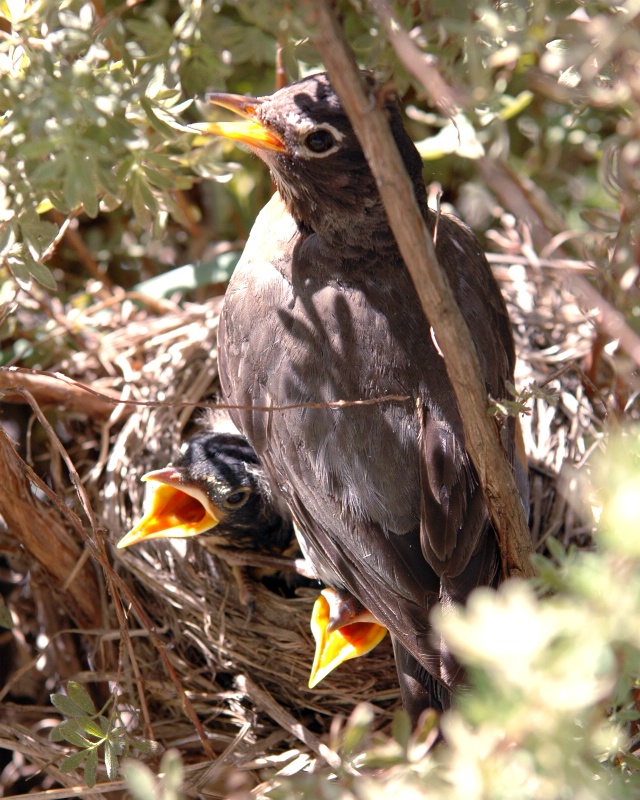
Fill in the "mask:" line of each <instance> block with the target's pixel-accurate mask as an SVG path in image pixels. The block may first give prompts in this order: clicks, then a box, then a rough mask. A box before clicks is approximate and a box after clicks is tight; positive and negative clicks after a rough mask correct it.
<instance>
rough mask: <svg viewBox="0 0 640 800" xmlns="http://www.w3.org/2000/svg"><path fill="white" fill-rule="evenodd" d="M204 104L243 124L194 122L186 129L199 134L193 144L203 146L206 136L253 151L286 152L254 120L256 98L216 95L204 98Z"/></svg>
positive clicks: (276, 137)
mask: <svg viewBox="0 0 640 800" xmlns="http://www.w3.org/2000/svg"><path fill="white" fill-rule="evenodd" d="M207 100H208V101H209V102H210V103H213V104H214V105H217V106H221V107H222V108H226V109H228V110H229V111H233V112H234V114H238V115H239V116H241V117H245V120H244V121H243V122H196V123H195V124H193V125H191V126H190V127H191V128H194V129H196V130H198V131H201V132H202V134H203V135H202V136H199V137H197V139H196V141H195V144H202V143H204V142H206V137H207V136H223V137H224V138H225V139H232V140H234V141H236V142H241V143H242V144H246V145H248V146H249V147H252V148H255V149H256V150H274V151H275V152H277V153H284V152H285V149H286V148H285V145H284V142H283V141H282V139H281V138H280V136H279V135H278V134H277V133H276V132H275V131H274V130H272V129H271V128H269V127H267V126H266V125H265V124H263V123H262V122H260V121H259V120H258V118H257V116H256V111H257V109H258V108H259V107H260V104H261V102H262V101H261V100H260V99H259V98H255V97H245V96H244V95H240V94H225V93H222V92H218V93H213V94H208V95H207Z"/></svg>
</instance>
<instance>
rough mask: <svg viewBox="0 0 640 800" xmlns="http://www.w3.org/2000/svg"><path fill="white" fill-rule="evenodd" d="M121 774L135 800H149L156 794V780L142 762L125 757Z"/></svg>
mask: <svg viewBox="0 0 640 800" xmlns="http://www.w3.org/2000/svg"><path fill="white" fill-rule="evenodd" d="M122 774H123V775H124V777H125V780H126V782H127V786H128V787H129V790H130V792H131V794H132V795H133V797H134V798H135V800H150V798H153V797H157V796H158V794H157V789H158V782H157V780H156V778H155V776H154V774H153V773H152V772H151V770H150V769H149V768H148V767H145V765H144V764H141V763H140V762H139V761H134V760H133V759H131V758H127V759H126V760H125V761H124V762H123V764H122Z"/></svg>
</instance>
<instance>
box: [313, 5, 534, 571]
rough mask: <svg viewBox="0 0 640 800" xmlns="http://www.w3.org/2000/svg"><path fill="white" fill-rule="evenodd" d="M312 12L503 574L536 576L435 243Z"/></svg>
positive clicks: (333, 30)
mask: <svg viewBox="0 0 640 800" xmlns="http://www.w3.org/2000/svg"><path fill="white" fill-rule="evenodd" d="M306 7H307V10H308V17H309V21H310V22H311V24H312V25H313V28H314V30H315V35H314V37H313V39H314V43H315V46H316V47H317V49H318V51H319V52H320V55H321V56H322V58H323V60H324V63H325V66H326V67H327V70H328V72H329V75H330V77H331V81H332V84H333V86H334V88H335V89H336V91H337V92H338V95H339V96H340V98H341V100H342V103H343V105H344V108H345V110H346V112H347V114H348V116H349V119H350V121H351V124H352V126H353V128H354V130H355V133H356V135H357V136H358V139H359V140H360V144H361V145H362V149H363V151H364V153H365V156H366V158H367V161H368V162H369V166H370V167H371V171H372V172H373V174H374V176H375V178H376V182H377V185H378V187H379V191H380V196H381V198H382V201H383V203H384V207H385V210H386V212H387V216H388V218H389V222H390V225H391V228H392V230H393V233H394V235H395V237H396V241H397V242H398V247H399V248H400V252H401V253H402V256H403V259H404V262H405V264H406V266H407V269H408V270H409V272H410V274H411V277H412V279H413V282H414V284H415V287H416V292H417V294H418V297H419V298H420V302H421V304H422V307H423V310H424V312H425V315H426V316H427V318H428V319H429V321H430V323H431V325H432V326H433V328H434V331H435V335H436V338H437V340H438V343H439V344H440V347H441V348H442V350H443V352H444V355H445V364H446V368H447V373H448V375H449V379H450V380H451V384H452V386H453V389H454V391H455V395H456V399H457V401H458V406H459V409H460V414H461V417H462V421H463V424H464V430H465V436H466V443H467V448H468V450H469V453H470V455H471V458H472V460H473V463H474V465H475V467H476V470H477V472H478V477H479V480H480V485H481V486H482V490H483V493H484V496H485V498H486V501H487V506H488V508H489V511H490V514H491V518H492V520H493V523H494V525H495V528H496V531H497V534H498V540H499V543H500V552H501V557H502V564H503V571H504V573H505V574H506V575H511V576H515V575H519V576H524V577H529V576H532V575H533V567H532V565H531V558H530V556H531V553H532V546H531V537H530V533H529V529H528V527H527V524H526V521H525V517H524V512H523V509H522V504H521V502H520V496H519V494H518V490H517V489H516V485H515V482H514V479H513V475H512V473H511V469H510V467H509V464H508V463H507V460H506V458H505V455H504V452H503V449H502V445H501V443H500V438H499V433H498V429H497V427H496V425H495V422H494V421H493V420H492V419H491V418H490V417H489V415H488V414H487V413H486V410H487V394H486V390H485V387H484V381H483V379H482V375H481V371H480V366H479V363H478V358H477V355H476V349H475V345H474V343H473V340H472V339H471V336H470V334H469V331H468V329H467V326H466V324H465V322H464V318H463V317H462V314H461V312H460V309H459V308H458V306H457V305H456V302H455V299H454V296H453V293H452V291H451V288H450V286H449V284H448V281H447V280H446V276H445V275H444V274H443V272H442V270H441V269H440V268H439V266H438V263H437V259H436V256H435V251H434V247H433V242H432V241H431V237H430V236H429V234H428V231H427V228H426V225H425V222H424V219H423V217H422V214H421V212H420V209H419V208H418V206H417V203H416V200H415V197H414V193H413V187H412V186H411V183H410V181H409V178H408V176H407V174H406V170H405V168H404V164H403V162H402V159H401V157H400V154H399V153H398V149H397V147H396V145H395V142H394V140H393V137H392V135H391V132H390V131H389V127H388V124H387V121H386V119H385V116H384V114H383V113H382V111H381V110H380V109H379V108H377V107H376V105H375V104H372V103H371V101H370V98H369V97H367V95H366V93H365V91H364V89H363V86H362V82H361V76H360V74H359V71H358V68H357V65H356V63H355V59H354V57H353V54H352V53H351V51H350V49H349V47H348V45H347V43H346V41H345V37H344V33H343V31H342V29H341V28H340V27H339V25H338V24H337V22H336V19H335V16H334V14H333V11H332V9H331V7H330V5H329V2H328V0H318V2H314V1H313V0H306Z"/></svg>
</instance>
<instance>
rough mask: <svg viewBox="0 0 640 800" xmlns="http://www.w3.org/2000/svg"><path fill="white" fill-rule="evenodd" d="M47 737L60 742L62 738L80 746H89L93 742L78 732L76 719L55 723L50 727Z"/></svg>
mask: <svg viewBox="0 0 640 800" xmlns="http://www.w3.org/2000/svg"><path fill="white" fill-rule="evenodd" d="M49 739H50V740H51V741H52V742H60V741H63V740H64V741H65V742H69V744H72V745H74V746H75V747H82V748H84V747H90V746H91V745H92V744H93V742H91V741H90V740H89V739H87V738H86V737H84V736H83V735H82V734H81V733H80V727H79V725H78V721H77V719H66V720H65V721H64V722H61V723H60V724H59V725H56V726H55V728H52V729H51V732H50V733H49Z"/></svg>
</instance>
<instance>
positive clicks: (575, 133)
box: [0, 0, 640, 800]
mask: <svg viewBox="0 0 640 800" xmlns="http://www.w3.org/2000/svg"><path fill="white" fill-rule="evenodd" d="M372 6H373V4H370V3H368V2H365V1H364V0H339V2H338V3H337V8H338V11H339V14H340V17H341V20H342V23H343V25H344V28H345V31H346V33H347V37H348V39H349V42H350V44H351V46H352V48H353V50H354V52H355V54H356V57H357V59H358V61H359V63H360V65H361V66H362V67H366V68H371V69H374V70H376V72H377V73H378V74H379V76H380V77H381V79H382V80H389V81H391V82H392V83H393V85H394V87H395V89H396V91H397V93H398V95H399V97H400V99H401V101H402V103H403V105H404V106H405V108H406V110H407V125H408V127H409V129H410V132H411V134H412V136H413V138H414V140H415V141H416V142H417V143H418V146H419V148H420V151H421V153H422V155H423V157H424V159H425V178H426V180H427V182H436V183H439V184H441V185H442V187H444V194H443V202H444V203H445V205H448V206H451V207H453V208H454V209H455V210H456V211H457V213H459V214H460V215H461V216H462V217H463V218H464V219H465V220H466V221H467V222H468V223H469V224H470V225H471V226H472V227H474V229H476V231H477V233H478V234H479V235H480V236H481V238H483V239H484V244H486V245H487V246H488V247H489V249H491V248H492V247H495V246H496V245H499V247H498V249H501V250H502V251H503V252H507V253H508V252H509V240H508V239H505V238H504V235H503V231H502V228H501V226H502V225H503V224H504V221H505V219H507V220H508V219H511V220H512V222H513V225H514V226H518V225H521V226H522V227H521V229H520V231H521V234H522V237H523V239H524V245H525V246H526V247H528V251H527V252H529V253H531V254H533V255H532V258H533V260H534V262H535V258H536V257H537V256H536V254H537V255H540V256H543V257H544V256H546V257H550V256H556V257H558V258H566V259H572V260H576V261H579V262H582V263H584V264H587V265H590V268H589V271H588V279H589V284H590V286H591V288H592V289H593V290H594V291H595V292H597V296H598V297H599V298H600V299H601V300H602V302H603V306H602V307H603V308H604V307H608V308H609V312H608V313H609V316H610V317H611V314H612V313H613V312H616V314H617V316H614V317H613V318H611V319H609V323H610V325H609V327H607V326H606V325H605V326H604V327H603V328H600V329H598V330H597V331H596V333H595V334H594V342H593V345H592V346H593V353H594V354H595V353H596V352H597V351H598V348H599V349H600V350H602V349H606V350H607V353H608V354H609V355H611V356H613V355H615V357H616V366H615V369H616V379H615V380H616V392H615V393H614V394H615V397H614V398H613V400H612V403H613V405H612V407H611V408H610V410H611V411H614V412H616V413H615V414H612V417H611V418H612V419H613V420H614V422H615V418H616V417H617V418H619V419H621V420H623V421H624V419H625V414H627V415H628V416H633V415H634V414H633V413H632V412H633V408H635V402H636V399H637V397H638V389H639V386H638V381H637V362H638V358H639V355H638V349H637V344H636V345H635V346H636V350H635V354H634V351H633V346H634V343H636V341H637V340H636V339H635V338H634V336H635V334H636V333H637V332H638V331H639V328H640V297H639V294H638V275H639V271H640V241H639V238H638V226H639V219H640V214H639V204H640V24H639V20H640V3H639V2H638V0H626V2H624V1H621V2H617V3H609V2H606V1H605V2H595V1H594V2H592V1H591V0H583V1H582V2H570V1H569V0H567V1H566V2H565V0H535V2H533V0H532V1H531V2H526V1H525V0H505V1H504V2H499V1H497V2H480V3H465V2H459V1H458V0H448V1H447V2H445V0H432V2H424V1H423V0H415V2H399V3H396V4H395V5H394V6H393V11H394V13H395V15H396V18H397V20H398V22H399V23H400V24H401V25H402V26H403V27H404V28H405V29H406V30H407V31H408V32H409V33H410V38H411V42H412V44H413V46H414V47H415V48H417V50H418V51H419V52H420V53H422V54H424V55H425V56H426V57H428V58H430V59H431V60H432V63H433V64H435V65H436V66H437V69H438V71H439V73H440V75H441V76H442V77H443V78H444V80H445V82H446V83H447V84H448V85H449V86H450V87H454V88H455V91H456V97H457V99H458V109H457V112H456V115H455V118H454V120H453V121H452V120H451V119H448V118H447V117H445V116H443V114H442V113H441V111H439V110H438V108H437V106H433V105H430V104H429V102H428V92H427V91H426V90H425V87H424V86H423V85H422V84H421V83H420V81H418V80H417V79H416V78H415V76H414V75H413V74H412V73H410V72H409V71H408V70H407V68H406V65H405V60H404V59H403V58H402V55H403V53H402V52H398V51H397V50H396V49H394V47H392V46H391V44H390V43H389V41H388V38H387V36H386V34H385V31H384V26H383V25H382V24H381V22H380V19H379V17H378V16H377V15H376V13H374V11H373V8H372ZM305 9H307V5H306V4H304V3H301V4H296V3H289V4H287V3H274V2H272V0H235V2H232V1H231V0H227V1H226V2H225V0H181V2H168V0H146V1H145V2H137V1H136V0H129V2H126V3H125V2H121V0H93V2H80V1H76V0H62V2H59V1H58V0H55V1H54V0H0V281H1V283H0V311H1V314H0V325H1V326H0V348H1V349H0V364H1V365H11V364H20V365H21V366H31V367H38V368H41V369H46V368H47V367H49V366H50V365H51V364H53V363H58V362H59V361H60V360H61V351H72V350H73V349H74V348H77V347H82V346H83V340H82V338H75V337H74V336H73V325H72V315H71V314H69V313H68V311H69V309H73V308H74V307H84V306H86V305H88V304H91V303H93V302H95V301H96V297H98V296H100V295H99V290H100V291H102V290H104V291H105V292H106V293H107V294H109V293H111V294H116V295H118V293H120V296H124V294H123V292H131V295H130V296H131V297H134V298H135V296H136V295H135V293H136V292H138V293H145V294H146V295H147V296H151V297H156V298H162V297H167V296H170V297H174V298H178V297H179V298H183V297H186V298H190V297H196V298H198V299H203V298H205V297H207V296H209V295H210V294H215V293H220V291H221V290H222V288H223V287H224V283H225V282H226V280H227V279H228V276H229V274H230V271H231V270H232V268H233V266H234V264H235V261H236V260H237V256H238V254H239V252H241V249H242V244H243V241H244V239H245V238H246V236H247V234H248V231H249V229H250V227H251V224H252V222H253V220H254V218H255V216H256V214H257V212H258V211H259V209H260V208H261V207H262V206H263V205H264V203H265V202H266V200H267V198H268V196H269V194H270V192H271V185H270V181H269V177H268V175H267V174H266V171H265V169H264V167H263V165H262V164H261V163H260V162H258V160H257V159H255V158H254V157H252V156H250V155H249V154H247V153H244V152H241V151H239V150H238V149H236V148H233V147H232V146H231V145H229V144H227V143H225V142H223V141H218V140H215V141H212V142H211V143H210V144H208V145H207V146H204V147H202V146H197V147H194V135H193V133H192V132H190V131H189V127H188V126H189V124H190V123H191V122H194V121H199V120H202V119H203V118H207V117H208V115H209V114H211V113H213V112H212V111H210V109H208V108H207V104H206V101H205V95H206V92H207V91H210V90H228V91H234V92H241V93H251V94H255V95H260V94H267V93H270V92H272V91H273V90H274V89H275V88H277V87H278V86H280V85H282V84H283V83H284V82H289V81H291V80H294V79H296V78H298V77H301V76H302V75H304V74H308V73H310V72H312V71H315V70H317V69H320V68H321V64H320V63H319V58H318V56H317V54H316V52H315V51H314V48H313V46H312V37H313V32H314V31H313V27H312V24H311V23H310V22H309V16H308V14H307V11H306V10H305ZM431 99H433V98H431ZM238 164H240V165H241V166H242V169H239V168H238ZM496 228H499V229H500V231H502V233H496V230H495V229H496ZM525 249H526V248H525ZM516 250H517V252H518V253H521V252H522V251H523V244H522V240H518V242H517V248H516V245H515V244H514V251H516ZM96 287H98V288H96ZM102 299H104V297H103V296H102ZM534 302H535V301H534ZM25 303H26V304H27V305H28V307H29V323H30V325H29V326H25V325H23V324H20V313H19V312H20V308H21V306H23V305H24V304H25ZM607 303H608V304H609V305H608V306H606V304H607ZM61 309H64V310H65V313H66V314H67V319H68V322H69V326H70V327H69V330H68V331H67V335H66V337H65V338H64V339H63V340H61V339H59V338H56V339H55V340H52V339H51V335H50V334H51V330H52V329H53V327H54V320H55V315H56V313H58V312H60V310H61ZM604 316H606V314H605V315H604ZM605 321H606V320H605ZM616 325H618V330H620V331H621V336H622V333H624V336H625V337H626V338H625V339H624V341H625V342H626V343H627V344H624V346H620V345H619V342H618V337H617V336H616V335H614V334H613V333H612V331H614V330H616V328H615V326H616ZM629 343H630V344H629ZM593 360H595V355H593ZM609 453H610V454H609V457H608V460H606V461H605V460H604V459H603V460H602V461H601V462H600V467H597V466H596V467H594V469H593V470H592V472H591V476H590V483H588V484H586V485H584V486H583V488H582V491H581V495H582V497H583V498H584V502H585V504H586V506H587V508H588V513H589V514H593V515H595V516H594V524H599V525H600V528H601V532H600V538H599V540H598V541H599V544H600V546H601V549H600V551H599V552H598V553H577V552H569V553H565V552H563V550H562V548H560V547H556V548H555V550H554V545H553V543H551V550H552V557H551V558H549V559H547V560H542V559H540V560H539V562H538V568H539V580H538V585H537V587H534V588H531V587H526V586H523V585H514V586H508V587H505V588H504V589H503V590H502V591H500V592H498V593H489V592H483V593H479V594H478V596H476V597H475V598H474V599H473V601H472V602H471V603H470V605H469V608H468V609H467V611H466V612H465V613H462V614H460V615H456V616H452V617H450V618H447V619H443V620H441V622H440V625H441V628H442V632H443V635H444V636H445V637H446V638H448V639H449V641H450V642H451V644H452V647H454V648H455V650H456V652H457V653H458V654H459V656H460V659H461V660H462V661H463V662H464V663H466V664H468V665H469V667H470V670H471V674H472V677H473V682H474V685H475V691H474V692H473V694H470V695H469V696H468V697H465V698H463V699H462V700H461V702H460V704H459V707H458V708H457V709H456V711H455V712H453V713H452V714H451V715H449V716H448V717H447V718H446V719H445V721H444V733H445V735H446V738H447V742H448V746H447V747H446V748H436V749H435V750H433V749H431V746H432V745H433V736H432V731H431V728H430V727H429V725H430V723H429V721H427V725H426V727H425V729H424V730H423V731H422V732H420V733H419V734H418V735H417V736H415V737H411V736H410V735H409V733H408V731H407V730H406V727H405V725H404V723H403V721H402V720H401V719H399V720H398V722H397V725H396V730H395V736H394V738H393V739H392V740H389V739H385V740H384V741H382V740H379V739H378V738H376V735H375V734H372V733H371V724H370V722H371V721H370V718H369V712H368V711H367V710H366V708H364V709H358V710H357V711H356V712H355V714H354V716H353V717H352V718H351V720H349V721H348V722H347V724H346V726H345V727H344V729H343V730H342V731H341V732H339V731H337V730H336V734H335V737H336V741H335V742H334V743H333V747H334V749H336V750H337V751H338V752H340V753H341V755H342V758H343V763H344V770H343V772H342V773H339V774H337V775H335V774H334V775H333V777H332V779H331V782H327V775H326V774H324V773H322V772H319V773H317V774H315V775H308V774H301V775H299V776H297V777H294V778H292V779H290V780H289V781H283V782H282V783H281V785H280V786H279V787H278V788H277V789H275V790H274V792H273V796H274V797H284V798H292V797H332V798H334V797H335V798H345V800H346V798H352V797H353V798H369V797H381V796H387V795H388V794H389V793H390V792H394V791H397V792H402V797H403V798H404V797H407V798H409V797H418V796H426V794H425V789H424V787H425V786H428V796H429V797H434V798H437V797H442V798H453V797H464V798H476V797H477V798H502V797H504V798H522V797H535V798H559V797H567V798H568V797H571V798H574V797H579V798H592V797H593V798H618V797H619V798H623V797H638V796H639V795H640V787H639V786H638V766H640V762H638V760H637V758H636V756H635V755H633V753H634V751H635V750H637V748H638V742H637V741H636V739H637V738H638V736H639V734H640V729H639V727H638V722H637V720H638V714H637V711H636V701H637V693H638V685H637V677H636V676H637V675H638V673H639V669H638V668H639V666H640V639H639V638H638V632H639V631H640V545H639V544H638V541H639V540H638V530H640V520H639V519H638V509H639V508H640V503H639V502H638V497H639V494H640V491H639V488H638V487H640V467H639V461H640V450H639V448H638V439H637V434H636V433H635V432H633V431H628V432H626V433H625V434H620V437H619V438H618V439H617V440H616V443H615V444H612V445H611V447H610V450H609ZM505 631H506V632H508V635H506V634H505ZM576 634H579V635H576ZM487 642H492V647H487ZM505 642H507V643H508V644H509V647H510V652H509V654H506V653H504V652H503V651H501V649H500V647H501V644H504V643H505ZM516 645H517V646H516ZM382 767H385V770H384V772H383V773H381V772H380V769H381V768H382ZM354 769H357V770H359V771H360V772H362V777H361V778H356V777H354V775H353V771H354ZM172 796H173V795H172Z"/></svg>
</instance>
